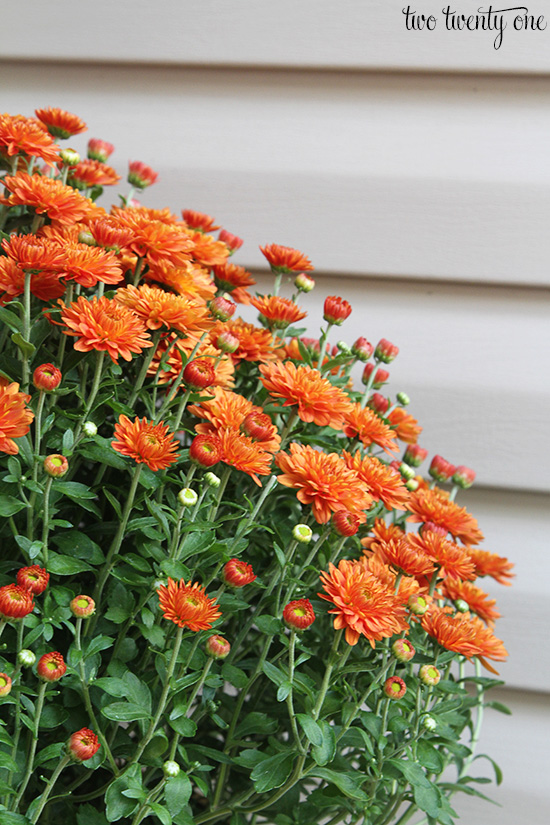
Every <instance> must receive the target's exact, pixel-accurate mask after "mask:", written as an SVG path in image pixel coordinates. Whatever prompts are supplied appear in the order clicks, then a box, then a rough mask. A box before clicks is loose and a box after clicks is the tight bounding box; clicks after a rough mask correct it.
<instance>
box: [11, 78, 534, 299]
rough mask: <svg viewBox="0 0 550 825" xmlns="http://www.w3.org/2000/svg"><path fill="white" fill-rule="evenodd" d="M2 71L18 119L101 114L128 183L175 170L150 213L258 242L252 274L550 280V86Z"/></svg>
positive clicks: (101, 128)
mask: <svg viewBox="0 0 550 825" xmlns="http://www.w3.org/2000/svg"><path fill="white" fill-rule="evenodd" d="M0 70H1V71H2V77H3V78H6V79H9V82H7V83H4V84H3V85H4V88H3V107H4V108H5V109H6V110H8V111H10V110H11V111H22V112H24V113H27V114H30V113H32V111H33V109H34V107H35V106H37V105H50V104H51V105H59V106H62V107H64V108H67V109H69V111H75V112H77V113H78V114H80V115H81V116H83V117H85V119H86V120H87V121H88V123H89V124H90V135H93V136H99V137H103V138H104V139H107V140H110V141H111V142H113V143H115V145H116V146H118V147H119V151H118V152H117V153H116V154H115V155H114V156H113V163H114V165H115V166H116V167H118V169H119V170H120V171H124V167H125V164H126V158H127V157H131V158H132V159H134V158H140V159H142V160H144V161H146V162H149V163H151V164H152V165H154V166H155V168H157V169H158V171H159V172H160V182H159V183H158V185H156V186H155V187H154V188H153V189H151V190H150V191H148V192H147V193H146V194H145V195H144V197H143V200H144V201H145V202H146V203H148V204H150V205H154V206H161V205H162V206H163V205H165V204H171V206H172V208H174V209H177V208H179V207H180V206H188V207H194V208H196V209H200V210H203V211H207V212H213V213H214V214H215V215H216V216H217V217H218V218H219V219H220V220H221V221H222V222H223V223H224V224H225V225H226V226H227V227H228V228H229V229H231V230H232V231H234V232H236V233H238V234H240V235H241V236H243V237H245V238H246V239H247V245H246V246H245V247H244V249H243V250H242V255H241V260H242V262H243V263H245V264H246V265H248V266H259V265H261V263H262V258H261V255H260V253H259V251H258V249H257V247H258V244H259V243H265V242H270V241H277V242H280V243H283V244H287V245H290V246H294V245H295V246H298V247H299V248H302V249H303V250H304V251H306V252H307V253H308V254H309V255H310V257H311V258H312V260H313V262H314V263H315V265H316V266H317V268H318V269H320V270H321V271H324V272H326V273H331V274H338V275H340V274H355V275H364V274H368V275H384V276H385V277H388V278H393V277H397V278H408V277H410V278H431V279H437V280H451V281H464V282H487V283H510V284H516V283H523V284H531V285H536V286H544V285H548V284H549V282H550V276H549V272H548V265H547V262H548V260H549V259H550V236H549V234H548V232H547V227H546V219H545V216H546V215H547V214H548V212H549V210H550V167H549V166H548V164H547V163H546V154H547V135H548V133H549V131H550V82H548V81H547V80H546V79H542V78H529V79H528V78H524V79H514V80H504V79H502V78H492V79H487V78H486V79H485V80H475V81H474V80H472V79H466V78H428V77H424V78H419V77H413V78H396V77H389V76H383V75H380V76H369V77H359V76H355V75H351V74H346V75H334V74H330V73H326V74H323V75H322V77H320V76H319V75H318V74H315V73H311V72H296V73H294V72H292V73H291V72H286V73H285V72H265V71H258V72H256V71H250V72H247V71H219V70H212V71H205V70H196V69H175V68H149V69H147V68H145V67H140V68H138V67H135V68H132V69H129V68H127V67H112V66H110V67H97V66H95V67H91V66H86V67H85V66H77V65H72V66H71V69H70V71H68V70H67V67H65V66H59V65H57V66H54V65H46V64H29V65H23V64H15V63H4V64H1V63H0ZM85 140H86V138H85V136H78V137H77V138H75V139H73V140H72V141H71V143H72V144H74V146H75V147H76V148H79V147H80V148H82V149H83V148H84V146H85ZM526 147H529V150H528V151H526ZM397 238H398V239H399V242H398V243H397V242H396V239H397Z"/></svg>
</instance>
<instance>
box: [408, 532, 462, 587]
mask: <svg viewBox="0 0 550 825" xmlns="http://www.w3.org/2000/svg"><path fill="white" fill-rule="evenodd" d="M407 540H408V542H409V547H411V548H412V549H413V550H416V551H418V552H419V553H424V554H425V555H426V556H428V558H430V559H431V560H432V561H433V563H434V564H435V565H436V567H439V576H440V577H441V578H447V577H449V578H451V579H464V580H467V579H469V580H472V579H475V577H476V574H475V567H474V564H473V562H472V560H471V559H470V557H469V555H468V553H467V552H466V549H465V548H464V547H459V546H458V544H455V543H454V542H452V541H448V540H447V539H445V538H443V536H440V535H439V534H438V533H434V532H432V531H431V530H426V529H425V528H424V529H423V530H422V535H420V534H412V533H409V535H408V536H407Z"/></svg>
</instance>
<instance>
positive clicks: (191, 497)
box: [178, 487, 199, 507]
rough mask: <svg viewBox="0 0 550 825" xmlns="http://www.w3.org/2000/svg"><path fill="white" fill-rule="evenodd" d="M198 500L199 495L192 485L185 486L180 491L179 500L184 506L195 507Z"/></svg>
mask: <svg viewBox="0 0 550 825" xmlns="http://www.w3.org/2000/svg"><path fill="white" fill-rule="evenodd" d="M198 500H199V497H198V495H197V494H196V492H195V491H194V490H192V489H191V487H184V488H183V490H180V491H179V493H178V501H179V503H180V504H181V506H182V507H194V506H195V504H196V503H197V501H198Z"/></svg>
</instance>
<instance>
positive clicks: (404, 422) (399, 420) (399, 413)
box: [387, 407, 422, 444]
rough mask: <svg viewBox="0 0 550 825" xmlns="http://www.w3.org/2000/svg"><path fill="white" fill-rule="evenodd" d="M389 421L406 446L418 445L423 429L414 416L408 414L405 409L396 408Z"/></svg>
mask: <svg viewBox="0 0 550 825" xmlns="http://www.w3.org/2000/svg"><path fill="white" fill-rule="evenodd" d="M387 420H388V421H389V423H390V424H391V426H392V427H393V428H394V430H395V434H396V436H397V438H398V439H399V440H400V441H404V442H405V444H416V442H417V441H418V437H419V435H420V433H421V432H422V427H421V426H420V424H419V423H418V421H417V420H416V418H415V417H414V416H412V415H411V414H410V413H408V412H407V411H406V410H404V409H403V407H395V409H393V410H392V411H391V412H390V413H389V415H388V416H387Z"/></svg>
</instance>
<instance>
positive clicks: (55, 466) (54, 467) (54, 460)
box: [44, 454, 69, 478]
mask: <svg viewBox="0 0 550 825" xmlns="http://www.w3.org/2000/svg"><path fill="white" fill-rule="evenodd" d="M68 469H69V462H68V461H67V459H66V458H65V456H64V455H58V454H54V455H49V456H47V457H46V458H45V459H44V470H45V471H46V473H47V474H48V475H49V476H52V477H53V478H61V476H64V475H65V473H66V472H67V470H68Z"/></svg>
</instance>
